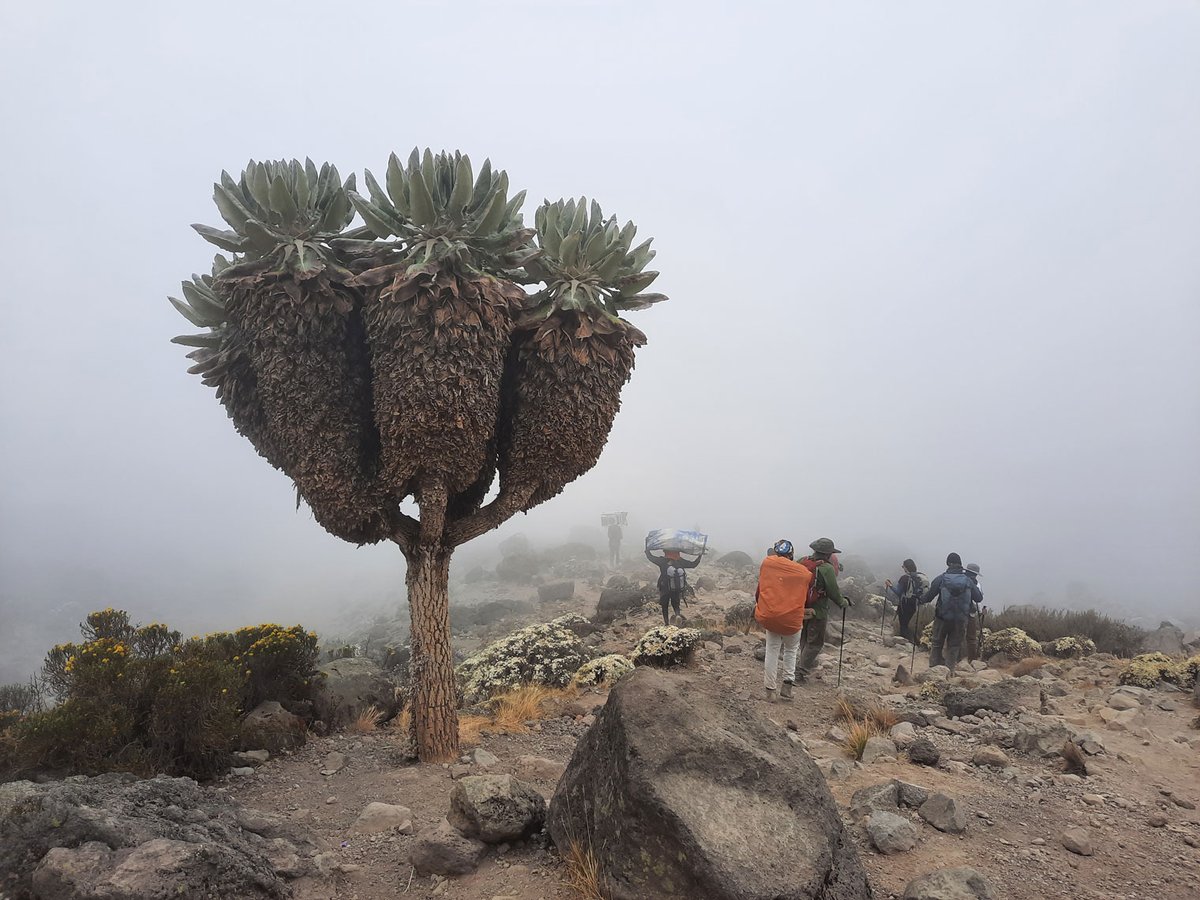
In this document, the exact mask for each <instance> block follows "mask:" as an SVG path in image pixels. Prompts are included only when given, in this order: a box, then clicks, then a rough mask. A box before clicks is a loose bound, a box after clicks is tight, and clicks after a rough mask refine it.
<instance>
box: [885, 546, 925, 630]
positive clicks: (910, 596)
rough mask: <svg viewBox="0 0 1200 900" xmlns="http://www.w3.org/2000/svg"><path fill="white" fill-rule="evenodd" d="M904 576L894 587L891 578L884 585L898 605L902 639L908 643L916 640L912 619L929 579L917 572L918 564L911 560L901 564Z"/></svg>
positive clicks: (897, 618) (897, 619) (897, 615)
mask: <svg viewBox="0 0 1200 900" xmlns="http://www.w3.org/2000/svg"><path fill="white" fill-rule="evenodd" d="M901 567H902V568H903V569H904V574H903V575H901V576H900V580H899V581H897V582H896V583H895V584H894V585H893V584H892V580H891V579H890V578H889V579H888V580H887V581H885V582H884V583H883V585H884V589H885V591H886V593H887V595H888V597H889V599H891V601H892V602H893V603H895V604H896V621H897V622H898V623H899V625H900V637H902V638H904V639H905V640H906V641H914V640H916V636H915V635H914V634H913V628H912V619H913V615H914V614H915V613H916V611H917V602H918V601H919V600H920V599H921V595H922V594H923V593H925V591H926V589H927V588H928V587H929V579H928V578H926V577H925V576H924V575H923V574H922V573H920V572H918V571H917V564H916V563H915V562H913V561H912V560H911V559H906V560H905V561H904V562H903V563H901Z"/></svg>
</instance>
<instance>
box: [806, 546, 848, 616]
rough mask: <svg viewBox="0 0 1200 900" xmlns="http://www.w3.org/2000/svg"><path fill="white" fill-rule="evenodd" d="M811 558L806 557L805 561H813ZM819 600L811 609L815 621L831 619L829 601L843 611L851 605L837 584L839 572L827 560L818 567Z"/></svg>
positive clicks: (817, 587)
mask: <svg viewBox="0 0 1200 900" xmlns="http://www.w3.org/2000/svg"><path fill="white" fill-rule="evenodd" d="M812 558H813V557H811V556H806V557H805V559H812ZM816 579H817V585H816V594H817V599H816V600H814V601H813V604H812V606H811V607H810V609H812V611H813V618H814V619H827V618H829V601H830V600H832V601H833V602H834V603H836V604H837V605H838V606H840V607H841V608H842V609H845V608H846V607H847V606H849V605H850V602H849V601H848V600H847V599H846V598H845V597H843V596H842V591H841V588H839V587H838V583H837V571H836V570H835V569H834V568H833V565H832V564H831V563H830V562H829V560H827V559H823V560H821V564H820V565H819V566H817V574H816Z"/></svg>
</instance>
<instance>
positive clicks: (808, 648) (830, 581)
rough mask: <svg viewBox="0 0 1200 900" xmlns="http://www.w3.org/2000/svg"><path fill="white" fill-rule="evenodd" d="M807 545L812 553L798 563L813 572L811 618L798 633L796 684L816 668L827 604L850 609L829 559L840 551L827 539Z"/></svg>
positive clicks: (823, 631) (809, 604) (810, 595)
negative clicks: (832, 603)
mask: <svg viewBox="0 0 1200 900" xmlns="http://www.w3.org/2000/svg"><path fill="white" fill-rule="evenodd" d="M808 546H809V548H810V549H811V550H812V553H811V554H809V555H808V556H806V557H804V558H803V559H802V560H800V564H801V565H803V566H805V567H807V569H808V570H809V571H810V572H812V573H813V583H812V587H811V589H810V593H809V598H808V608H809V609H811V610H812V616H811V617H810V618H807V619H805V620H804V627H803V628H802V629H801V630H800V660H799V662H797V663H796V683H797V684H803V683H804V682H805V681H807V680H808V676H809V675H811V674H812V672H813V670H814V669H815V668H816V665H817V654H818V653H820V652H821V648H822V647H824V646H825V632H826V625H827V618H828V616H829V601H830V600H832V601H833V602H834V603H836V604H837V605H838V606H839V607H841V608H842V609H846V607H848V606H850V601H849V600H847V599H846V598H845V597H843V596H842V591H841V589H840V588H839V587H838V583H837V570H836V569H834V567H833V563H832V562H830V559H829V557H830V555H832V554H834V553H841V552H842V551H841V550H839V549H837V547H835V546H834V543H833V541H831V540H830V539H829V538H817V540H815V541H813V542H812V543H811V544H809V545H808ZM844 639H845V636H844V635H843V640H844Z"/></svg>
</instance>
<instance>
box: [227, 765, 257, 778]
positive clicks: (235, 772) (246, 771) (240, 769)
mask: <svg viewBox="0 0 1200 900" xmlns="http://www.w3.org/2000/svg"><path fill="white" fill-rule="evenodd" d="M229 774H230V775H232V776H234V777H235V778H245V777H246V776H247V775H253V774H254V767H253V766H234V767H233V768H232V769H230V770H229Z"/></svg>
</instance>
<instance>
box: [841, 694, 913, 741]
mask: <svg viewBox="0 0 1200 900" xmlns="http://www.w3.org/2000/svg"><path fill="white" fill-rule="evenodd" d="M833 715H834V718H836V719H837V720H838V721H840V722H845V723H847V724H849V725H854V724H857V723H858V722H861V721H863V720H864V719H865V720H867V721H869V722H870V723H871V724H872V725H873V726H875V728H876V730H878V731H879V732H880V733H882V732H885V731H887V730H888V729H889V728H891V727H892V726H893V725H895V724H896V722H898V721H899V720H898V719H897V718H896V714H895V713H894V712H892V711H891V710H890V709H888V708H887V707H886V706H884V705H883V704H881V703H879V702H878V701H876V702H873V703H871V705H870V706H862V705H860V703H859V702H856V701H855V700H854V699H853V698H851V697H848V696H846V695H845V694H843V695H841V696H839V697H838V698H837V706H836V707H835V709H834V713H833Z"/></svg>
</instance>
